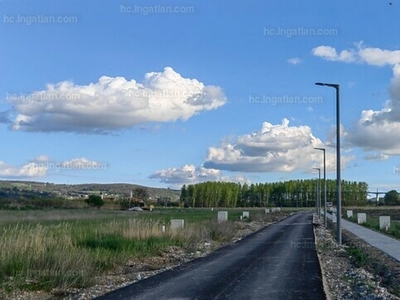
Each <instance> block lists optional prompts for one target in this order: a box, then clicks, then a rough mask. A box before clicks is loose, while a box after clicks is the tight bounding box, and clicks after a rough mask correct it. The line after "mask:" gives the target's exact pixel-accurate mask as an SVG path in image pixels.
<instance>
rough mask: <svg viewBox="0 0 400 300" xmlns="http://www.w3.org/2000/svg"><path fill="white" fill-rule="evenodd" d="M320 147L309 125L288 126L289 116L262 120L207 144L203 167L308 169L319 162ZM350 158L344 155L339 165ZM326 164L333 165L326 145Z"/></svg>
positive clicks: (237, 169)
mask: <svg viewBox="0 0 400 300" xmlns="http://www.w3.org/2000/svg"><path fill="white" fill-rule="evenodd" d="M315 147H323V143H322V142H321V140H319V139H318V138H316V137H315V136H314V135H313V134H312V132H311V128H310V127H309V126H297V127H296V126H289V120H288V119H283V121H282V124H278V125H273V124H271V123H269V122H264V123H263V125H262V127H261V129H260V130H257V131H254V132H253V133H251V134H245V135H242V136H239V137H238V138H237V139H236V140H235V141H234V142H233V143H225V144H223V145H221V146H220V147H210V148H209V149H208V155H207V159H206V162H205V163H204V167H206V168H213V169H219V170H228V171H240V172H291V171H303V172H311V170H312V167H315V166H321V153H318V151H316V150H315V149H314V148H315ZM350 159H351V157H344V158H343V161H342V164H343V166H344V165H345V164H346V163H347V162H348V161H349V160H350ZM326 162H327V168H328V169H329V170H330V171H332V170H334V168H335V155H334V153H333V149H329V148H327V149H326Z"/></svg>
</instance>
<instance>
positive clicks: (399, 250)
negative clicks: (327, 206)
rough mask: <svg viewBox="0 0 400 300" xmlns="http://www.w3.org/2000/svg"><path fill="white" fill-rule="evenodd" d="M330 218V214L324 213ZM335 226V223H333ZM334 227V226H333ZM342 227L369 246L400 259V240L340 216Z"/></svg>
mask: <svg viewBox="0 0 400 300" xmlns="http://www.w3.org/2000/svg"><path fill="white" fill-rule="evenodd" d="M326 216H327V217H328V218H329V219H332V215H331V214H327V215H326ZM335 226H336V224H335ZM335 228H336V227H335ZM342 228H343V229H346V230H348V231H350V232H351V233H353V234H354V235H356V236H358V237H359V238H360V239H362V240H364V241H365V242H367V243H368V244H370V245H371V246H373V247H375V248H377V249H379V250H381V251H383V252H385V253H386V254H387V255H389V256H391V257H392V258H394V259H396V260H398V261H400V241H399V240H396V239H394V238H391V237H389V236H387V235H384V234H382V233H379V232H376V231H374V230H371V229H368V228H365V227H364V226H361V225H357V224H355V223H353V222H349V221H347V220H344V219H343V218H342Z"/></svg>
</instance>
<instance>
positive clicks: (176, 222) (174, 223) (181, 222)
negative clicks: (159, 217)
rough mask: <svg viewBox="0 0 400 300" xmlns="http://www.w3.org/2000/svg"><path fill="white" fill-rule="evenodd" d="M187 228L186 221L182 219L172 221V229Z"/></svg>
mask: <svg viewBox="0 0 400 300" xmlns="http://www.w3.org/2000/svg"><path fill="white" fill-rule="evenodd" d="M184 227H185V220H182V219H172V220H171V229H183V228H184Z"/></svg>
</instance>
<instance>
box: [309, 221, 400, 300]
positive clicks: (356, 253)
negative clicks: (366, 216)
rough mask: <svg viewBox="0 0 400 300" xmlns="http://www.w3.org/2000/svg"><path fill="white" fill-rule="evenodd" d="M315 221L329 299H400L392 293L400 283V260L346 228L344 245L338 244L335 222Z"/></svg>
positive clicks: (316, 236)
mask: <svg viewBox="0 0 400 300" xmlns="http://www.w3.org/2000/svg"><path fill="white" fill-rule="evenodd" d="M314 223H315V227H314V235H315V245H316V249H317V254H318V257H319V260H320V265H321V271H322V276H323V282H324V288H325V293H326V294H327V295H328V299H371V300H372V299H400V298H399V297H397V296H395V295H394V294H393V293H392V292H395V291H396V289H399V286H400V285H399V282H400V281H399V280H400V264H399V263H398V262H396V261H394V260H393V259H392V258H390V257H389V256H387V255H384V254H383V253H382V252H381V251H379V250H377V249H375V248H374V247H372V246H370V245H369V244H367V243H365V242H364V241H362V240H360V239H359V238H358V237H356V236H354V235H353V234H351V233H349V232H347V231H346V230H343V232H342V241H343V245H337V243H336V241H335V237H334V235H333V232H332V227H331V226H332V224H331V223H329V225H330V226H328V229H326V228H324V227H323V226H321V224H320V223H319V222H318V221H315V222H314ZM355 249H356V250H355ZM351 253H353V255H351ZM397 292H399V291H397Z"/></svg>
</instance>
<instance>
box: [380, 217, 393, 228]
mask: <svg viewBox="0 0 400 300" xmlns="http://www.w3.org/2000/svg"><path fill="white" fill-rule="evenodd" d="M379 228H380V229H385V230H386V231H388V230H389V228H390V216H380V217H379Z"/></svg>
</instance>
